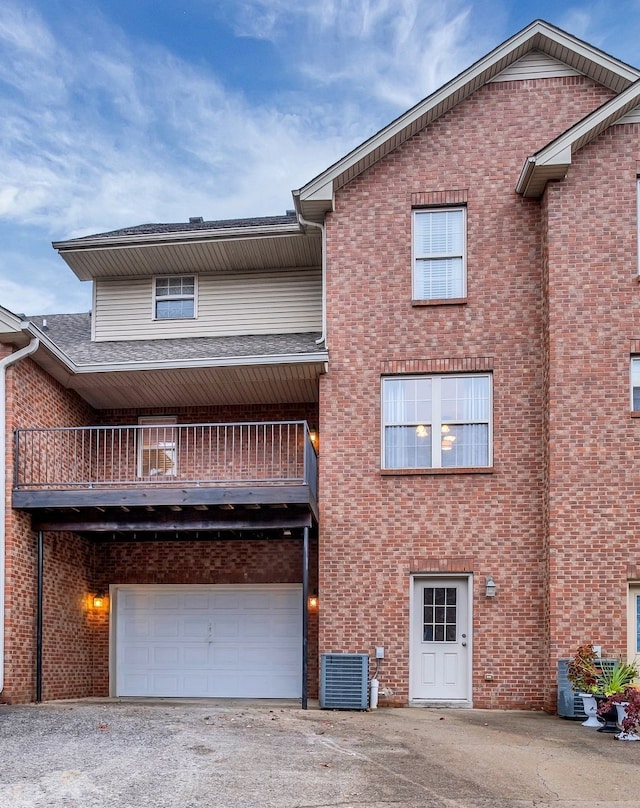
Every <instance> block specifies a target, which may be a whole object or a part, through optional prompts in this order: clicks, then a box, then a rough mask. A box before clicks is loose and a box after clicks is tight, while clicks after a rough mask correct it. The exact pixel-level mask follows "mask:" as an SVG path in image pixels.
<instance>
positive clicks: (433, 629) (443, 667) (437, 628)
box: [409, 577, 471, 701]
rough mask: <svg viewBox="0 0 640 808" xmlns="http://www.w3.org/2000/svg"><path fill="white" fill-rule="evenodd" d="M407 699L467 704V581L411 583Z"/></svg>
mask: <svg viewBox="0 0 640 808" xmlns="http://www.w3.org/2000/svg"><path fill="white" fill-rule="evenodd" d="M412 594H413V598H412V600H413V603H412V610H411V645H410V666H411V670H410V677H409V680H410V681H409V697H410V699H411V700H416V701H470V700H471V693H470V664H471V642H470V636H469V627H470V619H469V617H470V616H469V610H470V607H469V580H468V579H467V578H440V577H433V578H414V581H413V593H412Z"/></svg>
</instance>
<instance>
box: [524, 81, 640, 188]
mask: <svg viewBox="0 0 640 808" xmlns="http://www.w3.org/2000/svg"><path fill="white" fill-rule="evenodd" d="M639 104H640V80H638V81H636V82H635V83H634V84H632V85H631V86H630V87H627V89H626V90H623V91H622V92H621V93H620V94H619V95H616V96H614V97H613V98H612V99H611V100H610V101H607V102H606V103H605V104H603V105H602V106H601V107H598V109H596V110H594V111H593V112H592V113H591V114H590V115H587V117H586V118H583V119H582V120H581V121H578V123H576V124H575V125H574V126H572V127H571V128H570V129H567V131H566V132H564V133H563V134H562V135H560V137H557V138H555V139H554V140H552V141H551V142H550V143H548V144H547V145H546V146H545V147H544V148H543V149H540V151H538V152H536V153H535V154H533V155H532V156H531V157H528V158H527V160H526V161H525V164H524V166H523V168H522V171H521V173H520V178H519V179H518V184H517V185H516V191H517V192H518V193H519V194H522V195H523V196H526V197H539V196H541V195H542V193H543V192H544V189H545V187H546V184H547V182H549V181H550V180H561V179H564V177H565V176H566V173H567V171H568V169H569V166H570V165H571V158H572V155H573V154H575V152H577V151H579V150H580V149H581V148H583V146H586V145H587V144H588V143H591V141H592V140H594V139H595V138H596V137H598V135H600V134H601V133H602V132H604V131H605V129H608V128H609V127H610V126H612V125H613V124H615V123H618V122H619V121H620V120H621V119H622V118H624V116H625V115H627V113H629V112H630V111H631V110H634V109H635V108H636V107H638V105H639Z"/></svg>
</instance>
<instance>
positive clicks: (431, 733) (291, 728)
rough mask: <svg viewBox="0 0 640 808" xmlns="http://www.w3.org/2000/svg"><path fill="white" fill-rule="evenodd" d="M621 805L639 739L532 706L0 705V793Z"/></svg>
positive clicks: (20, 801) (638, 785) (309, 804)
mask: <svg viewBox="0 0 640 808" xmlns="http://www.w3.org/2000/svg"><path fill="white" fill-rule="evenodd" d="M547 805H548V806H556V807H557V808H578V807H580V808H584V806H594V808H595V806H597V807H598V808H614V806H615V808H623V807H625V806H634V808H638V806H640V743H629V742H626V743H625V742H622V741H616V740H614V739H613V737H612V736H605V735H603V734H601V733H598V732H596V731H595V730H590V729H586V728H583V727H581V726H580V725H579V723H575V722H569V721H565V720H563V719H560V718H556V717H553V716H548V715H544V714H541V713H516V712H494V711H480V710H434V709H416V708H414V709H395V710H377V711H374V712H369V713H355V712H327V711H321V710H318V709H310V710H308V711H302V710H300V709H298V707H297V706H295V705H283V704H281V703H275V702H272V703H260V702H247V703H242V702H220V701H210V702H167V701H161V702H141V701H135V702H111V701H73V702H69V701H67V702H50V703H47V704H43V705H28V706H6V705H0V806H2V808H5V806H6V808H32V806H37V807H38V808H40V806H42V807H43V808H44V806H47V808H56V807H57V806H83V808H94V806H95V808H98V806H99V807H100V808H147V806H149V808H150V807H151V806H153V808H174V806H175V808H178V806H179V808H207V807H208V806H211V807H212V808H214V807H215V808H271V806H273V807H274V808H329V806H332V807H334V806H335V807H336V808H338V807H339V808H356V807H357V808H360V807H361V806H366V808H383V806H384V808H389V807H392V808H398V807H399V806H406V808H428V807H430V806H434V807H435V806H438V807H439V806H443V807H444V806H446V808H461V807H462V806H464V807H465V808H466V807H467V806H492V807H493V808H499V807H500V806H513V807H514V808H520V806H522V808H524V807H525V806H526V807H527V808H533V806H536V808H542V807H543V806H547Z"/></svg>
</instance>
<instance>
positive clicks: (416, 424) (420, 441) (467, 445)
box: [382, 374, 491, 469]
mask: <svg viewBox="0 0 640 808" xmlns="http://www.w3.org/2000/svg"><path fill="white" fill-rule="evenodd" d="M382 410H383V413H382V423H383V451H382V467H383V468H384V469H421V468H424V469H428V468H476V467H486V466H490V465H491V376H490V375H488V374H474V375H464V376H460V375H458V376H456V375H451V376H390V377H386V378H384V379H383V380H382Z"/></svg>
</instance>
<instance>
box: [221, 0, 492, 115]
mask: <svg viewBox="0 0 640 808" xmlns="http://www.w3.org/2000/svg"><path fill="white" fill-rule="evenodd" d="M231 8H232V9H233V11H229V13H231V14H233V19H234V22H235V25H236V31H237V32H238V34H239V35H244V36H252V37H255V38H261V39H269V40H270V41H273V42H275V43H278V44H280V45H283V44H284V42H285V41H286V45H287V50H288V51H289V53H290V58H291V59H292V61H293V62H294V63H295V64H296V65H297V68H298V69H299V70H300V71H302V72H303V73H304V74H305V75H306V76H307V77H308V78H309V79H310V80H311V81H313V82H314V83H316V84H317V85H320V86H321V85H325V86H330V87H332V89H333V90H334V91H335V90H336V89H337V90H338V91H340V90H342V91H343V92H344V91H348V92H350V93H353V94H354V95H355V94H356V93H357V94H359V95H360V98H361V101H363V100H364V99H365V98H367V97H371V98H375V99H376V100H377V101H378V102H383V103H384V104H391V105H394V106H395V107H397V108H398V111H400V110H401V109H404V108H406V107H408V106H411V105H413V104H415V103H416V102H417V101H419V100H420V99H421V98H423V97H424V96H426V95H428V94H429V93H430V92H431V91H433V90H435V89H436V88H437V87H439V86H440V85H441V84H443V83H444V82H445V81H447V80H448V79H450V78H452V77H453V76H454V75H456V74H457V73H458V72H460V70H461V69H462V68H464V67H466V66H467V65H468V64H469V62H470V61H472V60H473V58H474V57H475V56H477V55H480V53H482V52H483V49H484V45H485V44H486V43H483V42H482V40H481V37H480V35H479V33H478V29H476V30H475V31H474V30H472V28H471V10H472V4H471V3H470V2H465V0H450V2H448V3H427V2H424V0H325V2H322V3H318V2H316V1H315V0H300V2H298V3H296V4H295V5H294V6H292V4H291V3H289V2H287V0H245V2H242V3H239V4H238V3H235V2H233V3H232V6H231ZM294 34H295V35H294Z"/></svg>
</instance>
